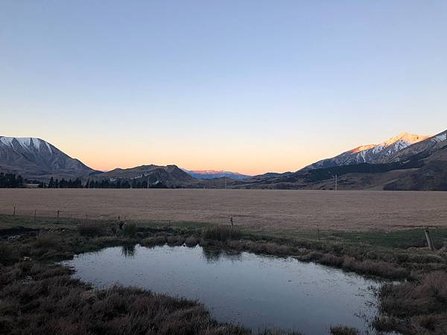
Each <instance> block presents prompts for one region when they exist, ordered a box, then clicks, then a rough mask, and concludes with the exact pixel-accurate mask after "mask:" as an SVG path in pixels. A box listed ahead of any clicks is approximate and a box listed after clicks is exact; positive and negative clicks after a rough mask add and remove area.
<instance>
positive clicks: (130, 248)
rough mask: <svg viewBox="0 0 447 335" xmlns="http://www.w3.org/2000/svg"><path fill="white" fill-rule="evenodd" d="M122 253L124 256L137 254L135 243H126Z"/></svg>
mask: <svg viewBox="0 0 447 335" xmlns="http://www.w3.org/2000/svg"><path fill="white" fill-rule="evenodd" d="M121 248H122V249H121V254H122V255H123V256H124V257H133V256H135V244H125V245H123V246H122V247H121Z"/></svg>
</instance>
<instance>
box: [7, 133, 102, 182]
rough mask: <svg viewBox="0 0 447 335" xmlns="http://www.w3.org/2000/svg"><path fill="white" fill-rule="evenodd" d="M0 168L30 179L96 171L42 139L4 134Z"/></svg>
mask: <svg viewBox="0 0 447 335" xmlns="http://www.w3.org/2000/svg"><path fill="white" fill-rule="evenodd" d="M0 170H1V171H5V172H12V173H17V174H20V175H22V176H23V177H26V178H30V179H31V178H45V176H61V177H67V178H71V177H77V176H82V175H86V174H89V173H92V172H95V171H94V170H92V169H91V168H89V167H88V166H86V165H84V164H83V163H82V162H80V161H79V160H77V159H74V158H71V157H70V156H68V155H66V154H65V153H63V152H62V151H60V150H59V149H58V148H56V147H55V146H53V145H52V144H50V143H48V142H46V141H44V140H42V139H40V138H35V137H6V136H0Z"/></svg>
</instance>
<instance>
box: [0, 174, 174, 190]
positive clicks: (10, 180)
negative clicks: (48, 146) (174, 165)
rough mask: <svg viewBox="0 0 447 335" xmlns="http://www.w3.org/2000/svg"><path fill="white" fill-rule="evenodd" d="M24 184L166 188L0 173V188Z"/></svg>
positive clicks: (133, 182)
mask: <svg viewBox="0 0 447 335" xmlns="http://www.w3.org/2000/svg"><path fill="white" fill-rule="evenodd" d="M26 184H35V185H37V187H39V188H167V186H166V185H165V184H164V183H162V182H156V183H153V184H150V183H148V181H147V180H136V179H132V180H130V181H129V180H123V179H117V180H107V179H103V180H87V181H82V180H81V179H80V178H76V179H65V178H62V179H58V178H53V177H51V178H50V180H49V182H47V183H45V182H42V181H34V180H31V181H30V180H26V179H23V178H22V177H21V176H20V175H15V174H13V173H3V172H2V173H0V188H19V187H25V186H26Z"/></svg>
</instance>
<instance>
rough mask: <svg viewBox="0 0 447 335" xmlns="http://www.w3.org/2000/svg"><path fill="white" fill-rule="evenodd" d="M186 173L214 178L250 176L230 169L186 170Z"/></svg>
mask: <svg viewBox="0 0 447 335" xmlns="http://www.w3.org/2000/svg"><path fill="white" fill-rule="evenodd" d="M183 171H185V172H186V173H188V174H189V175H191V176H193V177H194V178H197V179H215V178H230V179H233V180H244V179H247V178H250V176H248V175H244V174H241V173H237V172H231V171H216V170H186V169H183Z"/></svg>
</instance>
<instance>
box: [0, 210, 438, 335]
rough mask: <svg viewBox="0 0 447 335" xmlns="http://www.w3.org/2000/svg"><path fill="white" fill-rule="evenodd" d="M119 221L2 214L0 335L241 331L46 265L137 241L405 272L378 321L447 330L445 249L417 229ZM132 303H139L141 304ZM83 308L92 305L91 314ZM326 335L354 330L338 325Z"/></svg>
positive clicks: (197, 309)
mask: <svg viewBox="0 0 447 335" xmlns="http://www.w3.org/2000/svg"><path fill="white" fill-rule="evenodd" d="M18 226H22V228H18ZM126 226H127V227H126ZM118 227H119V223H118V222H114V221H88V220H82V221H73V220H70V219H67V220H65V219H59V220H57V222H55V220H54V218H50V219H48V220H46V219H45V218H39V219H36V220H34V218H19V217H11V216H0V239H2V240H0V264H1V265H0V273H1V276H0V288H1V291H0V333H2V332H3V333H14V332H15V333H33V334H39V333H45V332H46V333H48V332H49V333H64V334H85V333H96V334H98V333H110V334H114V330H113V329H115V330H116V329H123V331H121V332H119V333H120V334H143V333H149V334H150V333H154V334H155V333H157V334H163V333H166V334H168V333H173V329H175V333H176V334H245V333H249V332H248V331H247V330H245V329H242V328H239V327H234V326H231V325H221V324H217V323H216V322H214V321H213V320H211V319H210V317H209V315H208V313H207V312H206V310H205V309H204V308H203V306H201V305H199V304H196V303H191V302H187V301H182V300H180V301H179V300H176V299H172V298H168V297H164V296H160V295H153V294H151V293H148V292H144V291H140V290H135V289H124V288H119V287H116V288H112V289H110V290H106V291H97V290H92V288H91V287H89V286H88V285H85V284H82V283H80V282H78V281H76V280H73V279H70V277H69V273H68V272H67V269H64V268H62V267H59V266H55V265H53V264H52V263H51V262H52V261H55V260H62V259H69V258H71V257H73V255H74V254H77V253H81V252H86V251H93V250H98V249H101V248H103V247H107V246H116V245H134V244H136V243H140V244H142V245H145V246H154V245H160V244H165V243H167V244H169V245H182V244H186V245H188V246H194V245H197V244H200V245H201V246H202V247H203V248H204V250H205V251H206V252H209V253H210V254H218V253H219V251H220V250H227V251H231V252H233V253H234V252H236V253H237V252H243V251H249V252H255V253H262V254H270V255H277V256H293V257H296V258H297V259H299V260H302V261H315V262H318V263H321V264H326V265H330V266H334V267H339V268H342V269H345V270H348V271H353V272H356V273H360V274H363V275H369V276H378V277H381V278H389V279H403V280H407V281H405V282H403V283H400V284H399V283H397V284H387V285H384V287H383V289H382V290H381V292H380V296H379V298H380V303H381V305H380V310H381V315H380V317H379V318H378V319H377V320H376V322H375V326H376V328H377V329H379V330H386V331H389V330H398V331H400V332H402V333H403V334H446V333H447V314H446V311H447V297H446V294H445V289H443V287H444V286H445V283H446V282H447V275H446V269H447V255H446V253H445V250H444V252H443V251H442V250H441V251H440V252H436V253H434V252H430V251H429V250H427V249H426V248H421V247H420V244H421V241H420V239H421V238H424V235H423V231H422V230H419V231H418V230H411V231H399V232H392V233H381V232H369V233H368V232H362V233H355V232H351V233H348V232H318V235H317V236H316V235H315V232H271V233H270V234H266V233H265V232H254V231H247V230H240V229H238V228H237V227H229V226H227V227H222V226H219V227H218V226H209V225H204V224H195V223H193V222H187V223H186V222H181V223H179V222H173V223H169V222H168V223H166V222H136V223H135V222H133V223H127V224H126V225H124V226H123V227H122V229H118ZM2 228H3V229H2ZM433 235H434V236H433V237H434V238H435V241H436V244H437V246H438V247H440V246H441V245H442V244H443V243H445V241H447V230H442V229H438V230H436V231H435V232H434V233H433ZM380 236H382V239H381V238H380ZM402 241H404V242H402ZM443 285H444V286H443ZM52 287H54V290H53V289H50V288H52ZM53 293H54V294H53ZM127 296H129V297H131V299H127ZM68 297H71V298H70V299H68ZM59 301H61V302H59ZM133 301H141V306H140V305H138V304H137V305H135V304H133ZM59 303H61V304H63V306H59V305H58V304H59ZM51 306H57V308H52V307H51ZM142 306H146V307H144V308H143V307H142ZM401 306H406V307H404V308H402V307H401ZM107 311H109V312H107ZM160 311H161V312H160ZM92 312H93V313H92ZM162 312H163V313H162ZM78 313H81V316H82V317H78V316H77V314H78ZM82 313H90V314H95V313H96V314H97V315H98V318H96V317H95V316H86V315H85V316H83V314H82ZM160 313H162V314H160ZM410 318H411V320H410ZM190 320H193V321H192V322H190ZM124 323H126V326H122V327H121V326H120V325H121V324H123V325H124ZM171 326H172V327H174V328H170V327H171ZM49 327H52V328H49ZM58 327H59V328H58ZM112 328H113V329H112ZM331 333H332V334H355V333H356V331H355V330H353V329H350V328H346V327H343V326H338V327H334V328H333V329H331Z"/></svg>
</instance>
